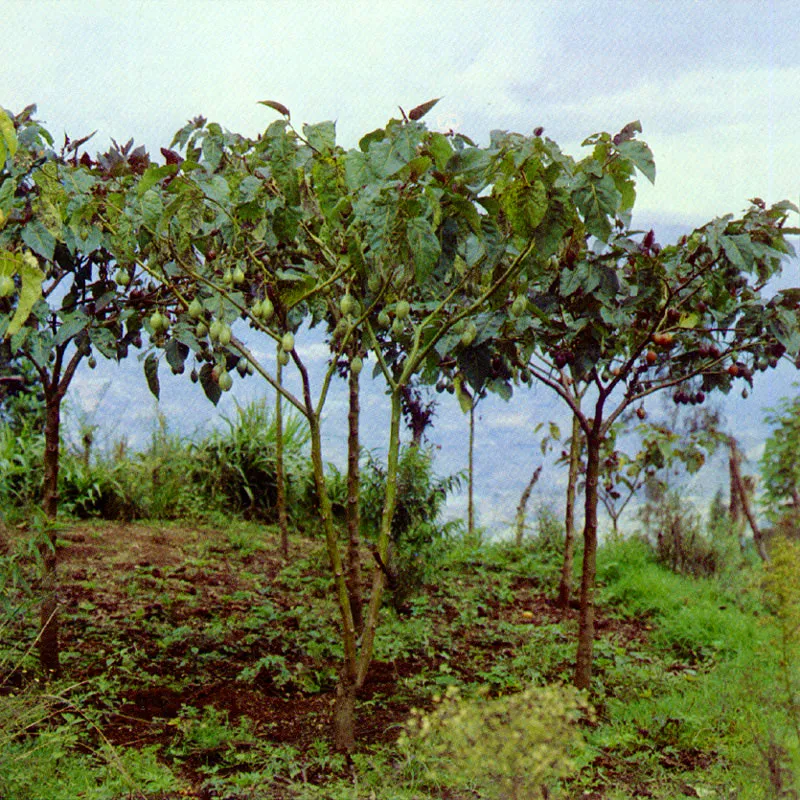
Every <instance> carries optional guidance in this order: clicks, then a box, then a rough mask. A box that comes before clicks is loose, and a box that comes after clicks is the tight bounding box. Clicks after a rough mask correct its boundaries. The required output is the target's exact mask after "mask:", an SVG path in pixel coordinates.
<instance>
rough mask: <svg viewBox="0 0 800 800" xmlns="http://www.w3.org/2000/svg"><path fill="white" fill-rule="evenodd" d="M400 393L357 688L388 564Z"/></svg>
mask: <svg viewBox="0 0 800 800" xmlns="http://www.w3.org/2000/svg"><path fill="white" fill-rule="evenodd" d="M400 410H401V408H400V394H399V393H398V392H397V391H394V392H392V411H391V420H390V428H389V452H388V455H387V460H386V496H385V498H384V501H383V514H382V515H381V529H380V533H379V535H378V545H377V548H376V559H377V560H379V565H377V566H376V568H375V569H374V570H373V572H372V593H371V594H370V598H369V607H368V609H367V616H366V619H365V620H364V633H363V637H362V643H361V653H360V656H359V661H358V687H359V688H360V687H361V686H363V685H364V680H365V679H366V677H367V670H368V669H369V665H370V662H371V661H372V648H373V646H374V644H375V630H376V629H377V627H378V615H379V613H380V609H381V601H382V599H383V587H384V585H385V583H386V574H385V571H384V568H385V567H386V566H387V565H388V558H389V542H390V540H391V532H392V520H393V519H394V511H395V505H396V502H397V465H398V463H399V460H400Z"/></svg>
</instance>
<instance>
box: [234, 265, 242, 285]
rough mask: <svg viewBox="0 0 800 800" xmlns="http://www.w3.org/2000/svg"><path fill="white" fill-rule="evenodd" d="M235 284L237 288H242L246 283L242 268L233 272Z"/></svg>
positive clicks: (237, 268)
mask: <svg viewBox="0 0 800 800" xmlns="http://www.w3.org/2000/svg"><path fill="white" fill-rule="evenodd" d="M232 277H233V282H234V284H235V285H236V286H241V285H242V284H243V283H244V280H245V275H244V270H243V269H242V268H241V267H236V269H234V271H233V276H232Z"/></svg>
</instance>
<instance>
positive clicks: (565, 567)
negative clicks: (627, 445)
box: [557, 416, 581, 609]
mask: <svg viewBox="0 0 800 800" xmlns="http://www.w3.org/2000/svg"><path fill="white" fill-rule="evenodd" d="M580 465H581V425H580V421H579V420H578V418H577V417H576V416H573V417H572V438H571V439H570V442H569V472H568V475H567V508H566V512H565V513H564V562H563V563H562V565H561V580H560V581H559V584H558V600H557V603H558V607H559V608H561V609H567V608H569V601H570V599H571V597H572V570H573V562H574V559H575V497H576V495H577V490H578V474H579V471H580Z"/></svg>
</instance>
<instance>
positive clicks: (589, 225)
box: [572, 174, 622, 242]
mask: <svg viewBox="0 0 800 800" xmlns="http://www.w3.org/2000/svg"><path fill="white" fill-rule="evenodd" d="M572 197H573V200H574V201H575V205H577V206H578V209H579V210H580V212H581V215H582V216H583V219H584V223H585V224H586V230H587V231H588V232H589V233H590V234H591V235H592V236H595V237H596V238H598V239H600V241H603V242H607V241H608V238H609V236H610V235H611V223H610V221H609V217H613V216H614V215H615V214H616V212H617V209H618V208H619V207H620V204H621V202H622V196H621V195H620V193H619V191H618V190H617V187H616V185H615V184H614V179H613V178H612V177H611V176H610V175H604V176H603V177H602V178H600V179H597V178H595V177H593V176H591V175H586V174H584V175H579V176H578V178H577V179H576V181H575V184H574V185H573V189H572Z"/></svg>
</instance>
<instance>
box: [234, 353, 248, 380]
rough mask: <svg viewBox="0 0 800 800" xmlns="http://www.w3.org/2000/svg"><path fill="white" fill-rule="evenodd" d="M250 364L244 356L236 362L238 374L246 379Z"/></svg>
mask: <svg viewBox="0 0 800 800" xmlns="http://www.w3.org/2000/svg"><path fill="white" fill-rule="evenodd" d="M248 363H249V362H248V361H247V359H246V358H245V357H244V356H242V357H241V358H240V359H239V360H238V361H237V362H236V371H237V372H238V373H239V374H240V375H241V376H242V377H243V378H244V376H245V375H247V365H248Z"/></svg>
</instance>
